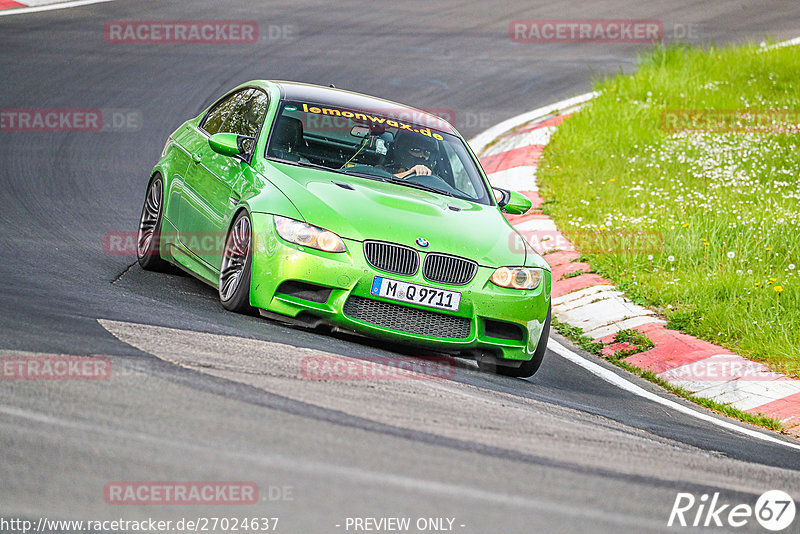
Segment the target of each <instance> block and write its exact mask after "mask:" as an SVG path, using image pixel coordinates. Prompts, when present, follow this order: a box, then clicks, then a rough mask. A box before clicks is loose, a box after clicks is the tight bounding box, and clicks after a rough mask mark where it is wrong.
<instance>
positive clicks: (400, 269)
mask: <svg viewBox="0 0 800 534" xmlns="http://www.w3.org/2000/svg"><path fill="white" fill-rule="evenodd" d="M364 257H365V258H367V262H368V263H369V264H370V265H372V266H373V267H375V268H376V269H378V270H379V271H386V272H387V273H394V274H399V275H403V276H411V275H413V274H415V273H416V272H417V269H418V268H419V254H417V251H416V250H414V249H413V248H409V247H404V246H403V245H395V244H393V243H383V242H381V241H365V242H364Z"/></svg>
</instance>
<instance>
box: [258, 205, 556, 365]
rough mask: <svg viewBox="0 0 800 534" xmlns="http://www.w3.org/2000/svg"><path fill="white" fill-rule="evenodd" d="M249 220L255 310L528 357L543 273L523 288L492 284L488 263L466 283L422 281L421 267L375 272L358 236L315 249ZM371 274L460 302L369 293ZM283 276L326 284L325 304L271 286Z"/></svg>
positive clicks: (266, 218) (546, 291)
mask: <svg viewBox="0 0 800 534" xmlns="http://www.w3.org/2000/svg"><path fill="white" fill-rule="evenodd" d="M252 223H253V236H254V251H255V254H254V255H253V263H252V278H251V288H250V302H251V304H252V305H253V306H255V307H256V308H261V309H263V310H267V311H269V312H273V313H278V314H282V315H286V316H289V317H298V316H299V315H301V314H306V315H311V316H314V317H319V318H321V319H323V320H324V321H325V322H327V323H330V324H332V325H336V326H339V327H342V328H345V329H349V330H353V331H356V332H358V333H361V334H364V335H366V336H369V337H374V338H379V339H385V340H391V341H396V342H401V343H405V344H409V345H416V346H421V347H428V348H431V349H435V350H439V351H446V352H456V353H465V354H469V353H477V352H484V353H485V352H490V353H493V354H494V355H495V356H496V357H498V358H502V359H507V360H518V361H525V360H530V359H531V358H532V357H533V353H534V352H535V350H536V346H537V344H538V342H539V338H540V336H541V332H542V328H543V326H544V322H545V319H546V316H547V310H548V308H549V304H550V285H551V279H550V273H549V272H548V271H545V272H544V277H543V280H542V282H541V283H540V284H539V286H538V287H537V288H535V289H533V290H529V291H520V290H515V289H507V288H502V287H498V286H496V285H494V284H493V283H492V282H491V281H490V280H489V279H490V277H491V275H492V273H493V272H494V269H493V268H488V267H479V268H478V272H477V274H476V275H475V277H474V278H473V279H472V281H471V282H470V283H469V284H466V285H463V286H452V285H445V284H438V283H435V282H430V281H428V280H426V279H425V278H423V276H422V273H421V269H419V272H417V274H416V275H414V276H399V275H395V274H390V273H385V272H382V271H378V270H376V269H374V268H373V267H372V266H370V265H369V264H368V263H367V261H366V259H365V257H364V252H363V246H362V243H361V242H359V241H353V240H349V239H344V241H345V245H346V247H347V252H344V253H328V252H322V251H319V250H315V249H311V248H308V247H302V246H299V245H294V244H290V243H287V242H286V241H284V240H283V239H281V238H280V237H279V236H278V235H277V233H276V232H275V225H274V222H273V217H272V215H269V214H264V213H253V214H252ZM425 252H427V251H425ZM425 252H421V254H424V253H425ZM431 252H433V251H431ZM375 276H384V277H388V278H393V279H396V280H403V281H407V282H413V283H417V284H422V285H425V286H429V287H436V288H440V289H447V290H450V291H459V292H461V304H460V306H459V309H458V311H457V312H451V311H446V310H438V309H433V308H428V307H425V306H418V305H415V304H410V303H400V302H398V301H394V300H390V299H383V298H380V297H374V296H372V295H371V294H370V288H371V286H372V281H373V278H374V277H375ZM289 281H300V282H304V283H308V284H313V285H315V286H321V287H322V288H329V289H330V293H329V294H328V295H326V296H327V298H323V299H322V300H324V302H315V301H313V300H308V299H307V298H301V297H300V296H297V295H298V294H300V295H302V293H297V292H294V293H293V292H283V291H278V290H279V288H282V284H284V282H289ZM285 287H287V286H286V285H283V288H285ZM290 293H292V294H290ZM317 300H320V299H317ZM509 333H510V335H509Z"/></svg>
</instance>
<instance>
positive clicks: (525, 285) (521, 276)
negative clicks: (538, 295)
mask: <svg viewBox="0 0 800 534" xmlns="http://www.w3.org/2000/svg"><path fill="white" fill-rule="evenodd" d="M541 281H542V270H541V269H537V268H533V267H500V268H499V269H497V270H496V271H495V272H494V274H493V275H492V282H494V283H495V284H496V285H498V286H500V287H510V288H512V289H534V288H536V286H538V285H539V283H540V282H541Z"/></svg>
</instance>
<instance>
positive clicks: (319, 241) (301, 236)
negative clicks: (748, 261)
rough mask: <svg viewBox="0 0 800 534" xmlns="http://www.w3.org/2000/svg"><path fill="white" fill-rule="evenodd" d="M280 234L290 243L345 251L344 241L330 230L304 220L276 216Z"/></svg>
mask: <svg viewBox="0 0 800 534" xmlns="http://www.w3.org/2000/svg"><path fill="white" fill-rule="evenodd" d="M275 229H276V230H278V235H279V236H281V237H282V238H283V239H285V240H286V241H288V242H290V243H294V244H296V245H303V246H304V247H311V248H315V249H318V250H324V251H325V252H344V251H345V250H346V249H345V247H344V241H342V238H341V237H339V236H338V235H336V234H334V233H333V232H331V231H329V230H325V229H323V228H318V227H316V226H311V225H310V224H306V223H304V222H300V221H295V220H294V219H287V218H286V217H280V216H278V215H276V216H275Z"/></svg>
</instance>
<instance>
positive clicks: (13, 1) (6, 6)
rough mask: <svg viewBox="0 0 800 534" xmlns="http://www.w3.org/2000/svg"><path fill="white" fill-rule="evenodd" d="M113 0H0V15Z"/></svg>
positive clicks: (36, 11)
mask: <svg viewBox="0 0 800 534" xmlns="http://www.w3.org/2000/svg"><path fill="white" fill-rule="evenodd" d="M113 1H114V0H73V1H70V2H65V1H64V0H0V17H4V16H6V15H20V14H23V13H39V12H41V11H53V10H56V9H66V8H69V7H79V6H86V5H89V4H100V3H103V2H113Z"/></svg>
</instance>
